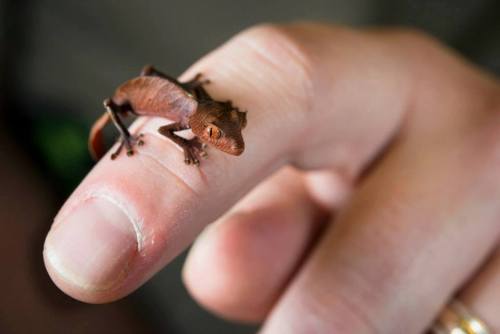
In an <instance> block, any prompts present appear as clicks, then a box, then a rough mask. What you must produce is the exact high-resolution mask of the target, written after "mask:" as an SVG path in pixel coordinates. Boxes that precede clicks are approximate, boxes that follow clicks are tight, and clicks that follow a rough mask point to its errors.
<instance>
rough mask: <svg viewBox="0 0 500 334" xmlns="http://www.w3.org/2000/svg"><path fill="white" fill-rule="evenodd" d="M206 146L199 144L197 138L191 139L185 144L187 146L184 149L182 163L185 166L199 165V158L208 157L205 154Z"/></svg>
mask: <svg viewBox="0 0 500 334" xmlns="http://www.w3.org/2000/svg"><path fill="white" fill-rule="evenodd" d="M206 147H207V145H206V144H205V143H202V142H200V140H199V139H198V138H196V137H195V138H193V139H191V140H189V141H188V142H187V145H186V146H185V147H184V162H185V163H186V164H187V165H191V164H192V165H196V166H198V165H199V164H200V159H199V157H201V158H206V157H207V156H208V154H207V152H206Z"/></svg>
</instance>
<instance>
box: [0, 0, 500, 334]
mask: <svg viewBox="0 0 500 334" xmlns="http://www.w3.org/2000/svg"><path fill="white" fill-rule="evenodd" d="M298 19H300V20H321V21H327V22H332V23H337V24H349V25H354V26H366V25H405V26H413V27H417V28H420V29H422V30H425V31H427V32H428V33H430V34H432V35H434V36H436V37H438V38H439V39H441V40H442V41H444V42H445V43H447V44H448V45H450V46H451V47H452V48H455V49H457V50H458V51H459V52H461V53H462V54H464V55H465V56H466V57H468V58H469V59H470V60H472V61H474V62H476V63H477V64H480V65H481V66H482V67H484V68H485V69H486V70H488V71H490V72H492V73H496V74H499V73H500V2H499V1H494V0H490V1H481V0H477V1H467V0H454V1H452V0H450V1H445V0H442V1H441V0H423V1H410V0H405V1H400V0H351V1H341V0H330V1H327V0H308V1H296V0H289V1H286V0H268V1H234V0H233V1H230V0H220V1H203V0H192V1H182V2H181V1H178V2H176V1H160V0H157V1H132V0H120V1H118V0H116V1H113V0H100V1H63V0H53V1H48V0H39V1H35V0H24V1H23V0H0V221H1V224H3V230H2V233H1V234H0V264H1V267H0V268H1V269H0V273H1V275H0V333H5V334H10V333H195V334H196V333H221V334H224V333H235V334H238V333H253V332H255V330H256V328H255V327H251V326H239V325H235V324H230V323H227V322H224V321H223V320H220V319H217V318H215V317H213V316H211V315H209V314H208V313H207V312H205V311H204V310H202V309H201V308H200V307H199V306H197V305H196V303H195V302H194V301H193V300H191V299H190V297H189V296H188V295H187V293H186V291H185V289H184V287H183V286H182V283H181V281H180V269H181V267H182V262H183V257H181V258H179V259H178V260H176V261H175V262H174V263H173V264H171V265H170V266H168V268H166V269H164V270H163V271H162V272H161V273H159V274H158V275H156V276H155V278H154V279H153V280H152V281H150V282H149V283H147V284H146V285H145V286H143V287H142V288H140V289H139V290H138V291H137V292H135V293H134V294H132V295H131V296H130V297H128V298H125V299H124V300H122V301H120V302H117V303H113V304H109V305H99V306H96V305H86V304H83V303H79V302H76V301H73V300H72V299H70V298H69V297H67V296H65V295H64V294H63V293H61V292H60V291H59V290H58V289H57V288H55V286H54V285H53V284H52V283H51V282H50V280H49V278H48V275H47V274H46V272H45V269H44V267H43V263H42V255H41V253H42V246H43V240H44V236H45V234H46V232H47V231H48V229H49V226H50V224H51V221H52V218H53V216H54V215H55V213H56V212H57V209H58V207H59V206H60V205H61V203H62V202H63V201H64V199H65V198H66V197H67V196H68V195H69V193H70V192H71V190H72V189H73V188H74V187H75V186H76V185H77V184H78V182H79V180H81V179H82V178H83V176H84V175H85V173H86V172H87V171H88V170H89V169H90V168H91V166H92V162H91V160H90V158H89V155H88V153H87V146H86V140H87V132H88V129H89V126H90V124H91V122H92V121H93V119H94V118H95V117H96V116H97V115H98V114H99V113H101V112H102V104H101V102H102V100H103V98H104V97H106V96H108V95H110V94H111V93H112V92H113V90H114V88H115V87H116V86H117V85H118V84H119V83H121V82H122V81H124V80H126V79H127V78H130V77H132V76H134V75H136V74H137V73H138V72H139V71H140V69H141V67H142V66H143V65H144V64H148V63H151V64H155V65H156V66H157V67H158V68H160V69H162V70H163V71H165V72H167V73H169V74H171V75H173V76H177V75H179V74H180V73H181V72H182V71H183V70H185V69H186V68H187V67H188V66H189V65H190V64H191V63H193V62H194V61H196V59H198V58H199V57H201V56H202V55H203V54H205V53H206V52H208V51H210V50H212V49H213V48H215V47H217V46H218V45H220V44H221V43H223V42H224V41H226V40H227V39H228V38H230V37H231V36H232V35H234V34H235V33H237V32H238V31H240V30H242V29H244V28H246V27H248V26H251V25H254V24H256V23H260V22H283V21H291V20H298Z"/></svg>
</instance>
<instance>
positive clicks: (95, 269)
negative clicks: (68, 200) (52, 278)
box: [44, 198, 138, 291]
mask: <svg viewBox="0 0 500 334" xmlns="http://www.w3.org/2000/svg"><path fill="white" fill-rule="evenodd" d="M137 245H138V244H137V235H136V232H135V229H134V226H133V225H132V222H131V221H130V219H129V217H128V216H127V215H126V214H125V213H124V212H123V210H121V209H120V208H119V207H118V206H117V205H115V204H114V203H112V202H111V201H109V200H107V199H104V198H92V199H89V200H87V201H86V202H84V203H82V205H81V206H79V207H77V208H76V209H75V210H74V211H73V212H72V213H71V214H69V215H66V216H65V217H64V220H63V221H60V222H57V224H55V225H54V227H53V228H52V229H51V230H50V232H49V234H48V235H47V239H46V240H45V247H44V252H45V258H46V261H47V262H48V265H50V266H51V267H52V269H53V270H54V271H55V272H56V273H57V274H58V275H59V276H60V278H62V279H63V280H65V281H66V282H67V283H69V284H72V285H74V286H77V287H79V288H82V289H85V290H91V291H106V290H111V289H113V288H116V287H118V286H119V285H120V283H121V282H122V281H123V280H124V279H125V278H126V277H127V274H128V268H129V263H130V261H131V260H132V259H133V258H134V256H135V255H136V254H137Z"/></svg>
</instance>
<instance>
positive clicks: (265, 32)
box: [236, 23, 316, 109]
mask: <svg viewBox="0 0 500 334" xmlns="http://www.w3.org/2000/svg"><path fill="white" fill-rule="evenodd" d="M301 30H302V29H300V28H298V29H297V28H292V27H290V26H284V25H277V24H269V23H266V24H260V25H257V26H253V27H251V28H248V29H246V30H244V31H243V32H241V33H240V34H238V35H237V36H236V41H237V42H239V43H241V44H242V45H243V47H244V48H245V49H246V50H247V51H248V52H249V53H250V54H251V56H252V57H254V58H257V62H258V63H259V64H260V65H261V66H265V67H267V68H270V70H271V71H272V72H274V74H275V78H277V80H280V82H279V83H280V84H286V87H287V90H288V91H293V92H297V93H298V97H299V98H300V100H301V101H299V102H301V103H302V104H301V105H302V106H304V105H308V104H310V102H311V100H312V92H313V84H314V82H315V77H316V73H315V66H314V54H313V51H312V50H311V48H308V47H307V46H306V43H304V41H303V39H302V38H301V37H300V35H304V34H301V32H302V31H301ZM294 94H295V93H294ZM303 109H307V108H303Z"/></svg>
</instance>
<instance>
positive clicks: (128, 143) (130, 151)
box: [111, 133, 144, 160]
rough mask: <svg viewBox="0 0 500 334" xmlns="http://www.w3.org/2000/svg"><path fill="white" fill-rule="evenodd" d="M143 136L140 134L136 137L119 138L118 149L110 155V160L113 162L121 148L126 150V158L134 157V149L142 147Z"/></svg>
mask: <svg viewBox="0 0 500 334" xmlns="http://www.w3.org/2000/svg"><path fill="white" fill-rule="evenodd" d="M143 137H144V134H142V133H140V134H139V135H138V136H137V137H134V136H129V137H123V136H122V137H120V139H119V141H120V143H119V145H118V148H117V149H116V151H115V152H113V154H111V160H115V159H116V157H118V155H119V154H120V152H121V150H122V149H123V147H125V148H126V150H127V156H129V157H131V156H133V155H134V147H135V146H136V145H137V146H142V145H144V140H143V139H142V138H143Z"/></svg>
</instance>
